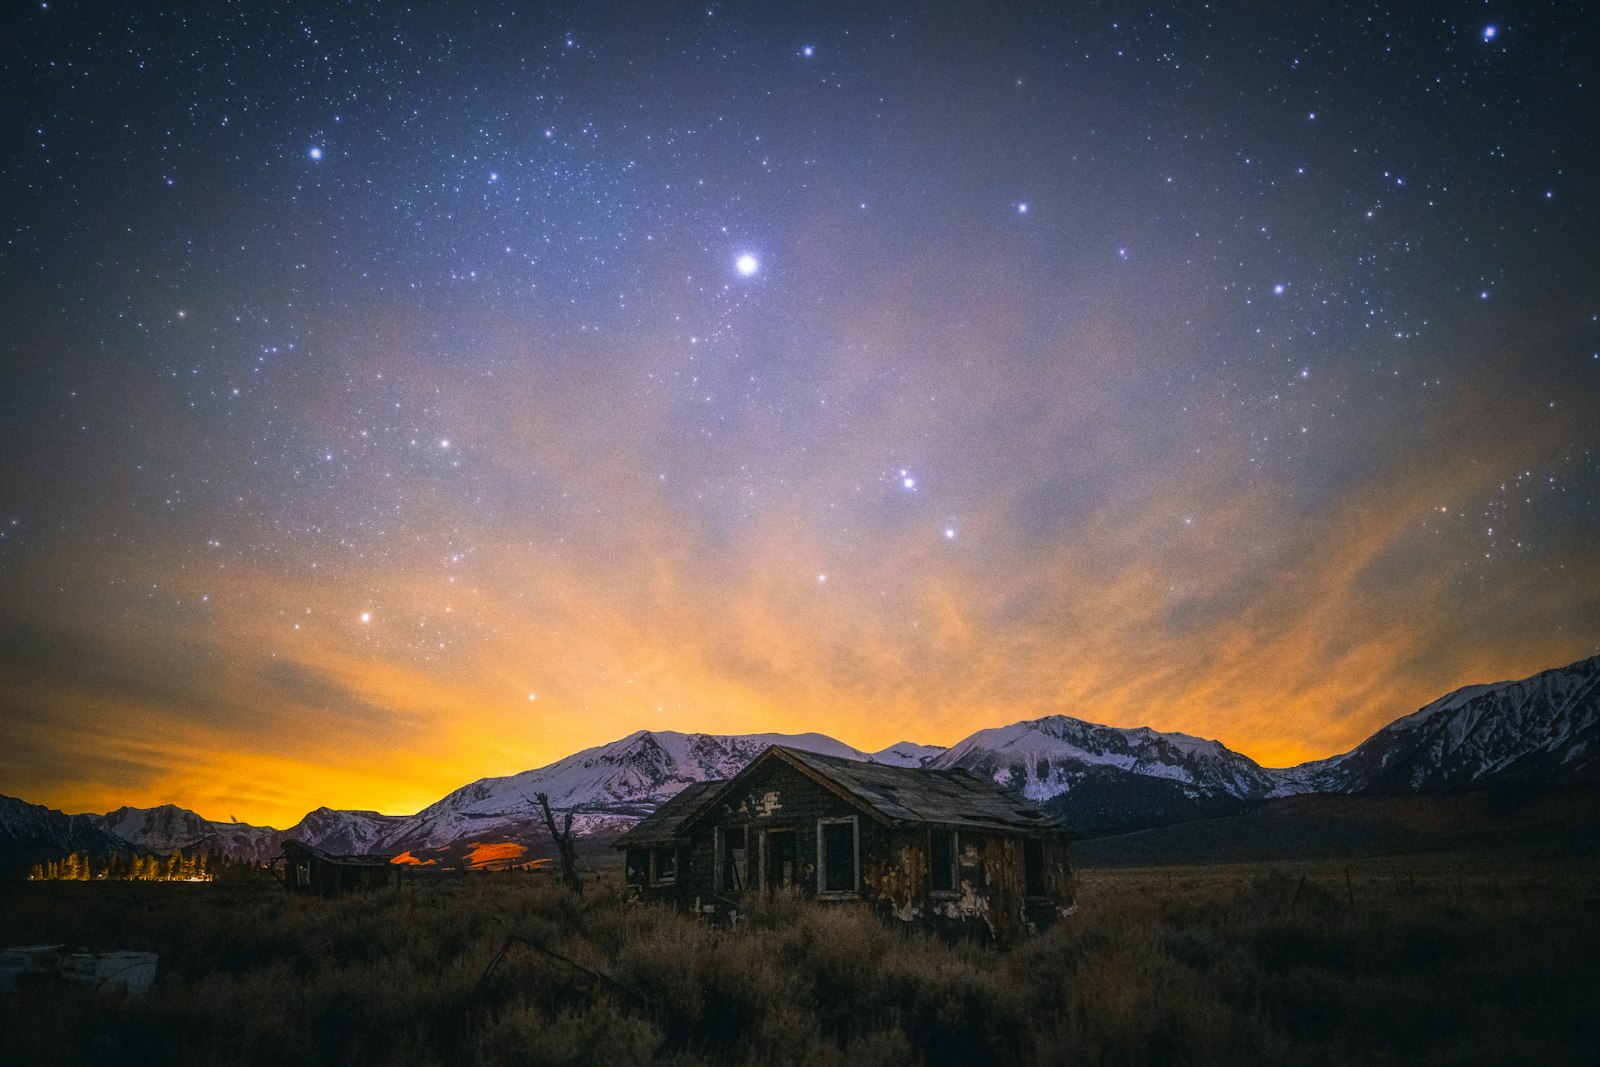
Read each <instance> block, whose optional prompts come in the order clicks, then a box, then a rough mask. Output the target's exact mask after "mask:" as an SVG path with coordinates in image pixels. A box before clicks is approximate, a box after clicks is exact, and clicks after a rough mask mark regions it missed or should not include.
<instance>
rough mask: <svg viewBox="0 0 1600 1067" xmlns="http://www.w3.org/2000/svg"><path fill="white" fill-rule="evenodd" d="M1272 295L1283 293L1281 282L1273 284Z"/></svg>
mask: <svg viewBox="0 0 1600 1067" xmlns="http://www.w3.org/2000/svg"><path fill="white" fill-rule="evenodd" d="M1272 295H1273V296H1282V295H1283V283H1282V282H1279V283H1278V284H1277V285H1274V286H1273V287H1272Z"/></svg>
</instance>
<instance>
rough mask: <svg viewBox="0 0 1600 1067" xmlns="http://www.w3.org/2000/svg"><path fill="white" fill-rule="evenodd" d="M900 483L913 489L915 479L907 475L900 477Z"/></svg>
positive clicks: (915, 483)
mask: <svg viewBox="0 0 1600 1067" xmlns="http://www.w3.org/2000/svg"><path fill="white" fill-rule="evenodd" d="M900 484H901V485H903V486H905V487H906V488H907V489H915V488H916V487H917V480H916V479H915V478H912V477H910V476H907V477H904V478H901V479H900Z"/></svg>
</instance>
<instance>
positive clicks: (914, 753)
mask: <svg viewBox="0 0 1600 1067" xmlns="http://www.w3.org/2000/svg"><path fill="white" fill-rule="evenodd" d="M946 751H948V750H947V749H946V748H945V747H944V746H943V745H919V744H916V743H914V742H911V741H898V742H896V743H895V744H892V745H890V746H889V747H888V748H883V749H879V750H878V751H877V752H874V753H872V755H871V759H872V762H873V763H883V764H887V765H888V766H890V767H925V766H927V765H928V763H929V762H930V761H932V760H934V759H935V758H937V757H938V756H941V755H943V754H944V753H945V752H946Z"/></svg>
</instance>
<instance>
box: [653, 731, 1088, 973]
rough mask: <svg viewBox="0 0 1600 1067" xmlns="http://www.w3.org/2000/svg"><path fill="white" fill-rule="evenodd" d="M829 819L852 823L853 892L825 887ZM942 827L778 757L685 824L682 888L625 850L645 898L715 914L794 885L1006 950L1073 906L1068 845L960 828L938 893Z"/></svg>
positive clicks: (804, 891) (806, 893)
mask: <svg viewBox="0 0 1600 1067" xmlns="http://www.w3.org/2000/svg"><path fill="white" fill-rule="evenodd" d="M830 819H853V820H854V823H855V828H856V839H855V842H856V852H855V855H856V857H857V862H856V886H857V892H855V893H849V894H846V893H828V892H822V893H819V891H818V882H819V877H818V870H819V867H820V866H823V864H822V863H821V861H820V860H819V856H818V852H819V848H818V825H819V822H820V821H822V820H830ZM933 829H938V830H942V831H946V832H949V831H948V828H944V827H929V826H917V827H901V828H894V827H890V826H888V825H886V824H884V823H883V822H881V821H880V820H879V819H877V818H875V817H874V816H872V815H870V814H868V813H866V812H865V811H863V810H862V809H861V808H860V807H859V806H857V805H856V804H854V803H852V802H851V801H849V800H847V799H845V798H844V797H842V796H840V795H839V794H838V793H836V792H834V791H833V790H831V789H829V788H827V787H826V786H823V785H821V784H819V783H818V782H817V781H815V780H814V779H813V778H811V777H810V776H809V775H807V774H805V773H803V772H801V771H799V770H797V769H795V768H794V767H793V766H791V765H790V764H788V763H786V762H784V761H782V760H777V759H774V760H769V761H768V762H767V763H766V764H764V765H761V766H758V767H755V768H753V769H752V773H751V774H750V775H749V776H748V777H747V778H746V779H745V780H744V781H743V782H741V783H740V784H739V786H738V788H737V789H736V790H735V791H733V792H730V793H728V794H727V795H726V796H724V797H722V798H721V799H720V800H718V801H717V803H716V804H715V806H714V807H712V808H710V809H707V810H706V811H704V812H702V813H701V814H700V816H699V817H698V818H696V819H694V820H693V821H691V822H690V823H689V824H688V825H686V826H684V827H682V829H681V830H680V833H682V834H683V835H684V836H685V837H687V839H688V842H689V843H688V846H687V847H686V848H683V849H681V850H680V851H679V860H678V877H677V881H676V883H675V884H674V885H673V886H671V887H663V886H652V885H651V884H650V880H649V873H650V867H649V855H648V852H647V850H645V849H635V848H629V849H628V850H627V855H626V861H625V862H626V879H627V882H628V884H629V886H630V887H633V888H635V890H636V891H637V893H638V895H639V896H640V897H641V898H643V899H647V900H661V901H663V902H671V903H674V904H677V905H680V906H684V907H693V908H696V909H697V910H699V911H700V912H702V913H707V914H712V913H715V914H727V913H728V912H730V911H736V910H738V909H739V907H740V906H741V903H740V902H741V898H742V897H743V896H745V895H746V894H749V893H752V892H756V891H760V892H767V891H773V890H788V891H793V892H796V893H799V894H800V895H802V896H804V897H806V898H808V899H825V900H846V899H849V900H858V901H861V902H863V903H866V904H868V905H870V906H872V907H874V908H875V909H876V910H878V911H879V912H881V913H883V914H885V915H886V916H892V917H894V918H897V919H899V920H901V921H903V922H906V923H908V924H915V925H918V926H921V927H924V928H932V929H935V930H939V931H941V932H944V933H948V934H952V935H969V936H975V937H978V938H980V939H983V940H993V941H998V942H1002V943H1009V942H1011V941H1014V940H1016V939H1017V938H1019V937H1021V936H1023V935H1025V934H1027V933H1029V932H1032V931H1034V930H1038V929H1041V928H1043V927H1045V926H1047V925H1049V923H1050V922H1052V921H1053V920H1054V919H1056V918H1058V917H1059V916H1060V915H1062V914H1064V913H1065V912H1066V911H1067V910H1068V909H1070V907H1071V905H1072V901H1073V876H1072V866H1071V849H1070V845H1069V843H1068V842H1067V841H1066V840H1065V839H1063V838H1057V837H1041V836H1032V837H1025V836H1024V835H1022V834H1017V833H1004V832H999V831H989V832H985V831H976V830H965V829H955V830H954V831H953V833H954V835H955V837H954V850H953V853H945V854H946V855H950V856H951V857H952V864H953V870H952V873H951V876H950V878H949V882H950V885H949V887H948V888H941V889H939V890H935V889H934V888H933V886H934V881H933V878H932V872H931V870H930V851H931V847H932V841H931V839H930V831H931V830H933ZM736 833H737V834H748V839H747V840H748V850H747V857H746V861H745V867H744V870H743V875H744V876H743V877H742V878H741V880H740V881H741V885H742V887H743V888H742V891H731V890H729V889H726V888H724V884H723V871H722V864H721V863H719V856H718V852H719V850H720V842H721V840H722V839H723V838H724V836H725V835H729V834H736ZM741 840H743V839H741ZM780 856H781V859H782V860H783V862H781V863H780V862H779V859H780ZM1030 856H1031V858H1030ZM1030 871H1031V872H1032V880H1033V884H1032V885H1030V884H1029V878H1030ZM942 881H944V879H941V882H942Z"/></svg>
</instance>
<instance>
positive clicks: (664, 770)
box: [381, 730, 927, 851]
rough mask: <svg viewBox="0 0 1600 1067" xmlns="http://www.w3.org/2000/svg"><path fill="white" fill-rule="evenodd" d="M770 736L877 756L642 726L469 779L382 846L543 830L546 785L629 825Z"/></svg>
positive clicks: (598, 815) (759, 737)
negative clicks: (508, 771)
mask: <svg viewBox="0 0 1600 1067" xmlns="http://www.w3.org/2000/svg"><path fill="white" fill-rule="evenodd" d="M769 745H788V746H789V747H791V748H799V749H804V750H806V751H808V752H819V753H823V754H825V755H830V756H841V757H843V758H845V759H857V760H867V761H871V760H874V759H876V758H877V754H869V753H866V752H862V751H861V750H860V749H856V748H851V747H850V746H849V745H846V744H844V743H842V742H840V741H835V740H834V739H833V738H831V737H827V736H825V735H823V734H816V733H810V734H732V735H728V734H684V733H678V732H677V731H673V730H659V731H651V730H640V731H638V732H637V733H632V734H629V735H628V736H627V737H624V738H622V739H621V740H620V741H613V742H611V743H609V744H605V745H597V746H595V747H594V748H586V749H584V750H583V751H582V752H577V753H574V754H573V755H571V756H568V757H567V758H566V759H562V760H558V761H556V762H555V763H552V764H550V765H548V766H545V767H539V768H537V769H535V770H531V771H523V772H521V773H520V774H513V775H509V776H507V777H504V778H484V779H480V780H479V781H476V782H473V783H472V784H471V785H466V786H462V787H461V788H460V789H457V790H456V791H455V792H454V793H451V794H450V795H449V796H447V797H445V798H444V799H442V800H440V801H438V802H437V803H434V804H430V805H429V806H428V807H426V808H424V809H423V810H422V811H420V812H418V813H417V814H416V815H413V816H412V817H411V818H409V819H406V820H404V821H403V822H401V823H400V824H399V825H397V826H394V827H392V828H391V829H390V830H389V831H388V832H387V833H386V834H384V836H383V838H382V840H381V848H382V850H384V851H401V850H413V849H419V848H420V849H431V848H439V847H441V846H443V845H445V844H448V843H449V842H451V841H455V840H458V839H460V838H463V837H467V836H475V837H485V836H489V835H500V836H504V837H507V838H509V839H512V840H517V839H526V838H528V837H539V838H542V837H543V836H544V835H545V830H544V823H543V817H542V815H541V814H540V812H539V808H538V806H537V804H536V803H535V802H534V799H533V798H534V795H535V794H536V793H545V794H547V795H548V796H549V798H550V806H551V807H552V808H555V809H557V810H559V811H563V812H568V811H570V812H572V813H573V814H574V826H575V827H576V829H577V830H578V832H580V833H592V832H596V831H600V830H605V829H619V830H620V829H623V828H625V827H627V826H628V825H630V824H631V823H633V822H634V821H635V820H637V819H639V818H641V817H643V816H644V815H646V814H648V813H649V812H651V811H652V810H654V809H655V807H656V805H657V804H660V803H661V802H662V801H663V800H666V799H667V798H668V797H670V796H672V795H674V794H675V793H677V792H678V791H679V790H680V789H682V788H683V787H684V786H686V785H688V784H690V783H691V782H704V781H708V780H710V779H714V778H729V777H731V776H733V775H734V774H737V773H738V772H739V771H740V770H742V769H743V768H744V766H745V765H746V764H747V763H749V762H750V761H751V760H753V759H755V758H756V756H758V755H760V754H761V753H762V752H763V751H764V750H765V749H766V748H767V747H768V746H769ZM926 754H927V753H926V751H925V746H917V745H905V744H902V745H895V746H891V747H890V748H888V749H885V750H884V753H883V755H884V759H883V762H895V763H896V765H898V766H905V765H907V764H906V763H905V762H902V761H905V760H910V759H920V758H922V757H923V756H925V755H926Z"/></svg>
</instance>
